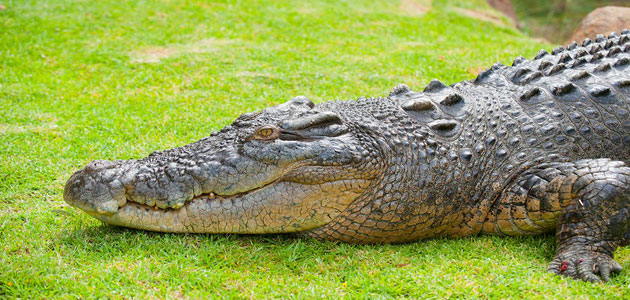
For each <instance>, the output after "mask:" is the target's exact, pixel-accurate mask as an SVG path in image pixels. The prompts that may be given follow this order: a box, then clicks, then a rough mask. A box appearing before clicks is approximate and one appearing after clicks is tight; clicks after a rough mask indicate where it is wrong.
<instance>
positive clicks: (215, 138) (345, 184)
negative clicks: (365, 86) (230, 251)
mask: <svg viewBox="0 0 630 300" xmlns="http://www.w3.org/2000/svg"><path fill="white" fill-rule="evenodd" d="M321 108H322V107H317V108H316V107H315V105H314V104H313V103H312V102H311V101H310V100H309V99H308V98H306V97H296V98H294V99H292V100H290V101H288V102H286V103H284V104H281V105H278V106H274V107H270V108H267V109H265V110H263V111H261V112H258V113H248V114H243V115H241V116H240V117H239V118H237V119H236V120H235V121H234V122H233V123H232V124H231V125H230V126H227V127H225V128H223V129H222V130H221V131H219V132H215V133H213V134H212V135H211V136H210V137H207V138H204V139H202V140H200V141H198V142H195V143H192V144H189V145H186V146H183V147H180V148H175V149H171V150H167V151H163V152H154V153H152V154H151V155H149V156H148V157H146V158H143V159H140V160H124V161H102V160H100V161H93V162H91V163H90V164H88V165H87V166H85V167H84V168H83V169H81V170H79V171H77V172H76V173H74V174H73V175H72V176H71V178H70V179H69V180H68V182H67V184H66V187H65V191H64V199H65V201H66V202H67V203H69V204H70V205H72V206H76V207H78V208H80V209H82V210H84V211H85V212H87V213H88V214H90V215H92V216H93V217H95V218H97V219H99V220H102V221H103V222H105V223H109V224H114V225H119V226H125V227H131V228H138V229H146V230H153V231H163V232H207V233H281V232H299V231H306V230H309V229H313V228H317V227H321V226H323V225H325V224H327V223H329V222H330V221H331V220H332V219H334V218H335V216H337V215H339V214H340V213H341V212H343V211H344V210H345V209H346V208H347V207H348V206H349V205H350V204H351V203H352V202H353V201H355V199H356V198H357V197H358V196H359V195H361V194H362V193H364V192H365V190H366V188H367V187H368V186H369V185H370V183H371V182H372V181H373V178H374V176H375V175H374V174H376V173H377V172H378V170H377V167H376V164H372V163H370V161H374V160H378V157H374V154H373V151H368V150H369V149H366V147H368V146H366V145H367V144H368V143H366V142H365V141H364V140H365V139H364V138H360V137H359V136H357V132H358V131H357V130H353V127H354V126H355V125H354V124H353V122H350V121H348V120H346V118H344V117H343V116H342V115H340V114H338V113H333V112H331V111H327V110H325V109H321ZM367 153H372V155H370V158H366V156H368V155H367Z"/></svg>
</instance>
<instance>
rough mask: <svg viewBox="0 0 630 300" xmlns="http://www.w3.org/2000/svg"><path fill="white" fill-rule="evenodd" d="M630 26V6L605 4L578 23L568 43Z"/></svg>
mask: <svg viewBox="0 0 630 300" xmlns="http://www.w3.org/2000/svg"><path fill="white" fill-rule="evenodd" d="M626 28H630V7H620V6H605V7H600V8H598V9H596V10H594V11H592V12H591V13H589V14H588V15H587V16H586V17H584V19H582V21H581V22H580V24H579V25H578V27H577V29H576V30H575V31H574V32H573V35H572V36H571V37H570V38H569V39H568V40H567V41H566V43H565V44H566V45H568V44H570V43H571V42H573V41H576V42H578V43H580V42H582V41H583V40H584V39H585V38H590V39H593V40H594V39H595V37H596V36H597V35H598V34H603V35H608V34H609V33H611V32H613V31H614V32H617V33H619V32H621V31H622V30H624V29H626Z"/></svg>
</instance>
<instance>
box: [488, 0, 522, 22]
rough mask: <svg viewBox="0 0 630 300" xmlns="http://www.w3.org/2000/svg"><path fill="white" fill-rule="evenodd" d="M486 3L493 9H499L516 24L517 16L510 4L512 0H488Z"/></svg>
mask: <svg viewBox="0 0 630 300" xmlns="http://www.w3.org/2000/svg"><path fill="white" fill-rule="evenodd" d="M486 2H488V4H489V5H490V6H492V7H494V9H496V10H498V11H500V12H501V13H503V14H504V15H506V16H507V17H508V18H510V19H511V20H512V22H514V24H518V18H517V17H516V12H515V11H514V6H513V5H512V1H510V0H488V1H486Z"/></svg>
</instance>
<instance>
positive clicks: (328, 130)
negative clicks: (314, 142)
mask: <svg viewBox="0 0 630 300" xmlns="http://www.w3.org/2000/svg"><path fill="white" fill-rule="evenodd" d="M280 128H281V131H280V139H283V140H305V139H315V138H318V137H324V136H339V135H341V134H343V133H345V132H346V131H347V127H346V126H345V125H343V120H341V117H339V115H338V114H336V113H334V112H331V111H325V112H320V113H317V114H314V115H309V116H305V117H301V118H298V119H293V120H286V121H283V122H282V124H280Z"/></svg>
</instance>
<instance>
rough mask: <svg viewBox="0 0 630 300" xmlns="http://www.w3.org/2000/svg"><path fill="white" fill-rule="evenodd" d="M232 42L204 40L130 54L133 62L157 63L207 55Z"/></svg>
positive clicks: (152, 47)
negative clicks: (174, 58)
mask: <svg viewBox="0 0 630 300" xmlns="http://www.w3.org/2000/svg"><path fill="white" fill-rule="evenodd" d="M231 42H232V41H230V40H223V39H204V40H200V41H196V42H194V43H190V44H174V45H168V46H165V47H159V46H150V47H145V48H142V49H139V50H135V51H133V52H131V53H130V55H129V56H130V57H131V60H132V61H133V62H137V63H157V62H160V60H162V59H166V58H170V57H174V56H177V55H182V54H186V53H206V52H211V51H216V50H218V49H219V48H221V47H222V46H225V45H227V44H230V43H231Z"/></svg>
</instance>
